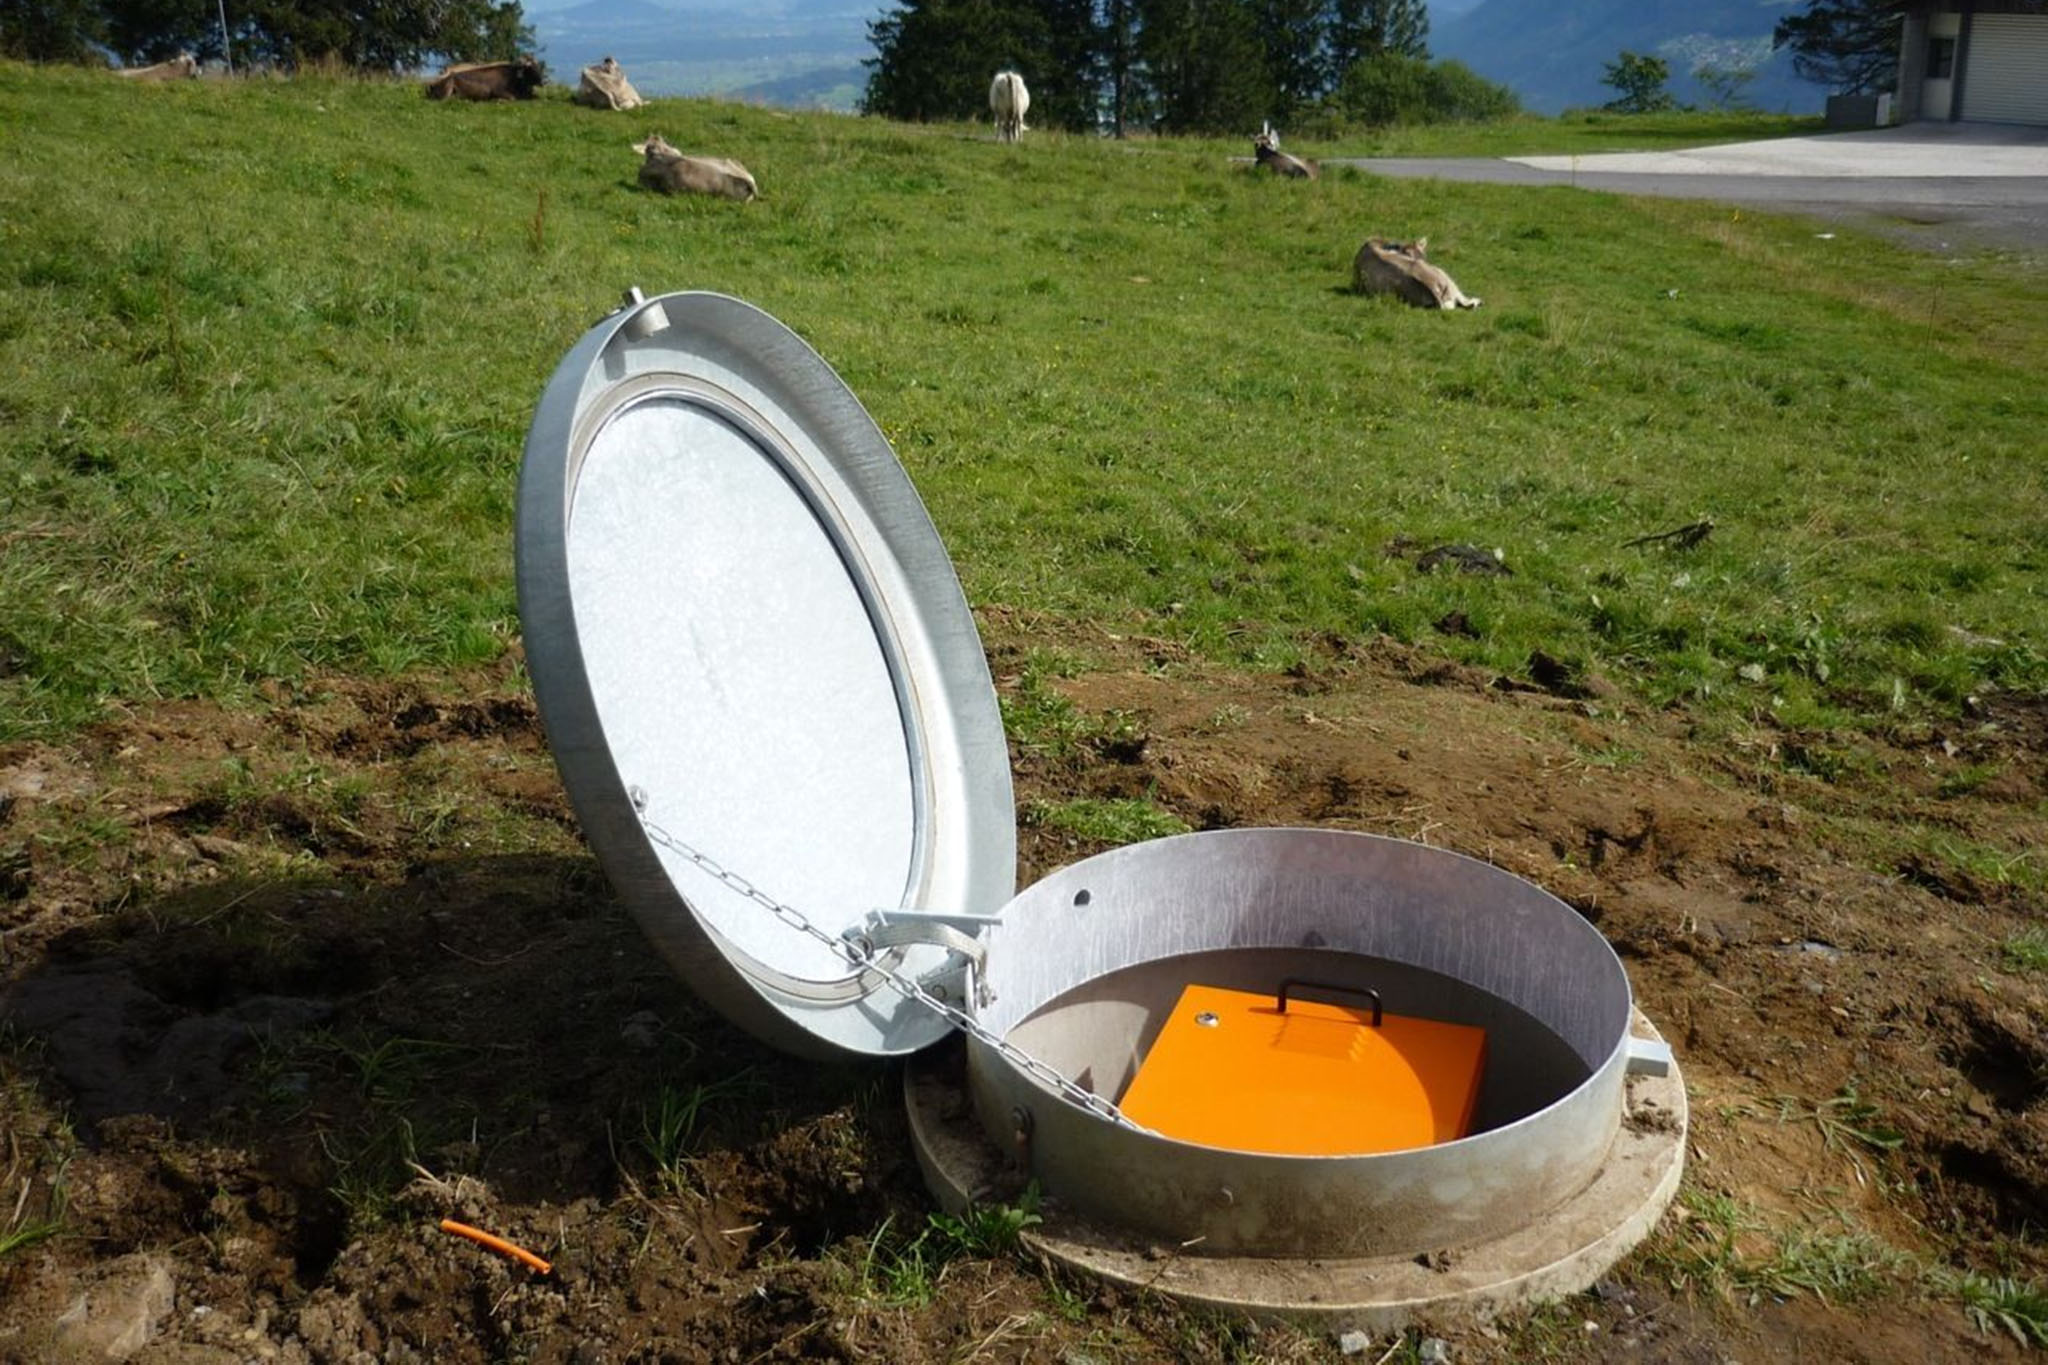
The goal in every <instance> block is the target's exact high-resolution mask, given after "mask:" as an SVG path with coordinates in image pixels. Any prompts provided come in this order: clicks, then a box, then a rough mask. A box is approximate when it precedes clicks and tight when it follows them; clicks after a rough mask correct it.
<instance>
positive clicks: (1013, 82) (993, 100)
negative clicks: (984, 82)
mask: <svg viewBox="0 0 2048 1365" xmlns="http://www.w3.org/2000/svg"><path fill="white" fill-rule="evenodd" d="M1030 108H1031V92H1030V91H1029V90H1026V89H1025V88H1024V78H1023V77H1022V76H1020V75H1018V74H1017V73H1016V72H1014V71H998V72H996V78H995V80H993V81H991V82H990V83H989V87H988V111H989V113H991V114H993V115H995V119H996V141H998V142H1015V141H1016V140H1017V139H1018V138H1021V137H1023V136H1024V114H1025V111H1027V110H1029V109H1030Z"/></svg>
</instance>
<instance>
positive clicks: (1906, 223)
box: [1326, 124, 2048, 252]
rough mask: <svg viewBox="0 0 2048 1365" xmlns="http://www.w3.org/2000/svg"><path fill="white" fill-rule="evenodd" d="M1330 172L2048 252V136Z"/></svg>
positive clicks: (1948, 129)
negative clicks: (1708, 206)
mask: <svg viewBox="0 0 2048 1365" xmlns="http://www.w3.org/2000/svg"><path fill="white" fill-rule="evenodd" d="M1326 164H1330V165H1349V166H1357V167H1359V168H1361V169H1363V170H1368V171H1372V172H1374V173H1376V174H1379V175H1394V176H1424V177H1430V178H1434V179H1439V180H1479V181H1488V182H1492V183H1496V184H1509V185H1575V186H1577V187H1578V188H1580V189H1588V190H1607V191H1612V192H1614V193H1618V194H1646V195H1657V196H1662V197H1665V198H1672V199H1711V200H1716V201H1718V202H1721V203H1727V204H1742V205H1746V206H1751V207H1756V208H1763V209H1771V210H1774V211H1776V212H1780V213H1803V214H1811V215H1813V216H1815V217H1819V218H1825V219H1828V220H1830V221H1835V222H1844V223H1851V224H1854V225H1856V226H1860V227H1867V228H1872V229H1875V230H1877V231H1880V232H1883V233H1885V234H1886V235H1888V236H1893V237H1898V238H1901V239H1903V240H1905V241H1908V242H1910V243H1912V244H1913V245H1916V246H1921V247H1925V248H1927V249H1930V250H1936V251H1946V250H1951V249H1954V248H1960V247H1974V246H1990V247H2003V248H2008V249H2019V250H2024V251H2028V252H2040V251H2044V250H2048V128H2005V127H1991V126H1987V125H1981V124H1980V125H1970V124H1911V125H1908V126H1907V127H1905V128H1887V129H1880V130H1877V131H1874V132H1866V133H1841V134H1835V135H1833V136H1827V137H1811V138H1780V139H1775V140H1773V141H1769V142H1750V143H1738V144H1731V145H1728V146H1723V147H1702V148H1694V149H1692V150H1689V151H1683V152H1618V153H1606V154H1601V155H1595V156H1580V157H1517V158H1514V159H1512V160H1494V159H1486V158H1456V159H1450V158H1430V159H1422V158H1414V159H1405V158H1404V159H1395V158H1385V157H1379V158H1363V159H1353V160H1338V161H1331V162H1328V163H1326Z"/></svg>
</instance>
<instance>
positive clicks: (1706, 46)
mask: <svg viewBox="0 0 2048 1365" xmlns="http://www.w3.org/2000/svg"><path fill="white" fill-rule="evenodd" d="M1803 7H1804V6H1803V0H1574V3H1568V4H1560V3H1558V2H1557V0H1432V3H1431V4H1430V7H1429V8H1430V35H1429V46H1430V51H1431V54H1432V55H1434V56H1437V57H1455V58H1457V59H1458V60H1459V61H1461V62H1464V63H1465V64H1466V65H1467V66H1469V67H1471V68H1472V69H1473V70H1474V71H1477V72H1478V73H1479V74H1480V75H1482V76H1485V77H1487V78H1488V79H1490V80H1495V81H1499V82H1500V83H1501V84H1503V85H1506V86H1508V87H1510V88H1511V89H1513V90H1514V91H1515V93H1516V94H1518V95H1520V96H1521V98H1522V103H1523V104H1524V105H1525V106H1526V107H1528V108H1529V109H1532V110H1535V111H1536V112H1538V113H1546V114H1554V113H1558V112H1561V111H1562V110H1564V109H1566V108H1569V107H1573V106H1594V105H1599V104H1603V103H1605V102H1606V101H1608V100H1610V99H1612V98H1614V93H1615V92H1614V91H1613V90H1611V89H1609V88H1608V87H1606V86H1604V85H1602V84H1601V83H1600V75H1601V72H1602V71H1603V70H1604V69H1605V68H1606V65H1607V64H1608V63H1609V62H1612V61H1613V60H1614V59H1615V58H1616V57H1617V56H1619V55H1620V53H1621V52H1622V51H1623V50H1624V49H1626V50H1628V51H1631V52H1642V53H1651V54H1655V55H1657V56H1660V57H1663V58H1664V59H1665V61H1667V62H1668V63H1669V64H1670V66H1671V73H1672V78H1671V87H1670V88H1671V93H1672V94H1673V95H1674V96H1676V97H1677V98H1678V99H1679V100H1681V101H1683V102H1685V103H1690V104H1702V105H1706V104H1711V103H1712V102H1713V101H1712V98H1711V93H1710V92H1709V91H1708V90H1706V89H1705V88H1704V87H1702V86H1701V85H1700V83H1699V82H1698V81H1697V80H1695V79H1694V78H1693V76H1692V72H1693V71H1694V70H1695V69H1696V68H1697V67H1699V66H1700V65H1701V64H1703V63H1708V62H1711V63H1714V64H1717V65H1720V66H1722V67H1724V68H1726V67H1731V66H1733V67H1745V68H1753V69H1754V70H1755V71H1756V73H1757V74H1756V77H1755V78H1754V79H1753V80H1752V81H1750V82H1749V84H1748V85H1747V86H1746V87H1745V88H1744V89H1743V90H1742V92H1741V93H1742V99H1743V101H1744V102H1745V103H1747V104H1751V105H1754V106H1756V107H1758V108H1762V109H1770V110H1786V111H1790V112H1794V113H1806V112H1810V111H1814V110H1818V109H1819V108H1820V107H1821V104H1822V103H1823V101H1824V100H1825V98H1826V93H1827V92H1826V91H1824V90H1822V89H1821V87H1819V86H1817V85H1814V84H1812V83H1811V82H1808V81H1802V80H1799V79H1797V78H1796V77H1794V76H1793V75H1792V68H1791V61H1790V55H1789V54H1787V53H1778V54H1775V55H1774V54H1773V53H1772V52H1771V29H1772V28H1773V27H1774V26H1775V25H1776V24H1777V21H1778V19H1779V18H1780V17H1781V16H1783V15H1784V14H1786V13H1789V12H1791V11H1793V10H1797V9H1801V8H1803ZM885 8H889V5H887V4H886V3H884V2H883V0H758V3H755V4H751V5H747V6H744V7H742V6H736V5H732V4H729V3H726V2H725V0H526V5H525V9H526V15H527V19H528V21H529V22H530V23H532V25H533V26H534V31H535V35H536V37H537V38H538V39H539V44H540V49H541V57H542V59H543V60H544V61H546V62H547V64H548V68H549V70H550V71H552V72H553V73H554V79H556V80H563V81H568V82H572V83H573V82H574V80H575V78H576V70H577V68H579V67H582V66H587V65H588V64H590V63H591V62H594V61H597V60H598V59H599V58H601V57H605V56H607V55H609V56H613V57H616V58H618V59H619V61H620V62H622V63H624V65H625V67H626V73H627V75H628V76H629V77H631V79H632V81H633V84H634V85H635V86H636V87H638V88H639V90H640V91H641V93H643V94H647V95H721V96H724V97H725V98H728V99H738V100H747V101H752V102H756V103H761V104H773V105H779V106H782V107H784V108H805V109H811V108H822V109H840V110H851V109H853V108H854V107H855V106H856V104H857V103H858V102H859V99H860V95H861V92H862V90H864V89H865V88H866V85H867V71H866V69H865V68H864V67H863V66H862V65H861V62H862V61H863V59H865V58H868V57H872V56H873V55H874V50H873V49H872V48H871V47H870V46H869V45H868V35H867V26H868V24H869V23H870V22H871V21H872V20H873V19H875V18H876V17H877V16H879V15H880V14H881V13H882V12H883V10H884V9H885Z"/></svg>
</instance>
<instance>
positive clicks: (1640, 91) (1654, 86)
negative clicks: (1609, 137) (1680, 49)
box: [1600, 51, 1677, 114]
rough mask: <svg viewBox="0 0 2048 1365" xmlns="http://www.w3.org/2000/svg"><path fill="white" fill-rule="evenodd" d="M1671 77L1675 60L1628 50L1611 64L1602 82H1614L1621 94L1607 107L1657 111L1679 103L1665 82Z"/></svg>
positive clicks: (1630, 111)
mask: <svg viewBox="0 0 2048 1365" xmlns="http://www.w3.org/2000/svg"><path fill="white" fill-rule="evenodd" d="M1670 79H1671V64H1670V63H1669V62H1667V61H1665V60H1664V59H1663V58H1662V57H1652V56H1649V55H1647V54H1644V53H1637V52H1628V51H1624V52H1623V53H1622V54H1621V56H1620V57H1618V58H1616V59H1615V60H1614V61H1611V62H1609V63H1608V64H1607V69H1606V74H1605V75H1603V76H1601V77H1600V84H1602V85H1611V86H1613V87H1614V88H1615V89H1616V90H1619V91H1620V92H1621V98H1619V99H1614V100H1609V101H1608V102H1607V104H1606V106H1605V107H1606V108H1608V109H1612V110H1614V111H1615V112H1616V113H1618V114H1654V113H1656V112H1657V111H1659V110H1661V109H1670V108H1673V107H1675V106H1676V104H1677V101H1675V100H1673V99H1672V98H1671V92H1670V91H1669V90H1666V89H1665V88H1664V82H1666V81H1668V80H1670Z"/></svg>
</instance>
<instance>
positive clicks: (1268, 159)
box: [1252, 127, 1319, 180]
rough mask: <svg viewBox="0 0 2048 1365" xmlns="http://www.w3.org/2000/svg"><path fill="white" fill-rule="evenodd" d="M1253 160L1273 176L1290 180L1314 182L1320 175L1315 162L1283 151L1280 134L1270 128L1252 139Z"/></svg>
mask: <svg viewBox="0 0 2048 1365" xmlns="http://www.w3.org/2000/svg"><path fill="white" fill-rule="evenodd" d="M1252 158H1253V159H1254V160H1255V161H1257V162H1258V163H1259V165H1261V166H1264V167H1265V168H1266V169H1267V170H1269V171H1271V172H1273V174H1275V175H1284V176H1286V177H1287V178H1288V179H1290V180H1313V179H1315V178H1316V176H1317V175H1318V174H1319V172H1318V171H1317V170H1316V166H1315V163H1314V162H1313V161H1303V160H1302V159H1301V158H1300V157H1298V156H1289V155H1288V154H1287V153H1286V152H1283V151H1281V150H1280V134H1278V133H1276V132H1274V131H1273V130H1272V129H1271V128H1270V127H1269V128H1267V129H1266V130H1265V131H1264V132H1262V133H1259V134H1257V135H1256V136H1255V137H1253V138H1252Z"/></svg>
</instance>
